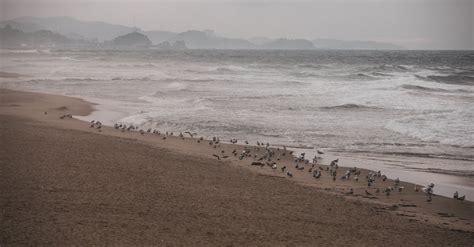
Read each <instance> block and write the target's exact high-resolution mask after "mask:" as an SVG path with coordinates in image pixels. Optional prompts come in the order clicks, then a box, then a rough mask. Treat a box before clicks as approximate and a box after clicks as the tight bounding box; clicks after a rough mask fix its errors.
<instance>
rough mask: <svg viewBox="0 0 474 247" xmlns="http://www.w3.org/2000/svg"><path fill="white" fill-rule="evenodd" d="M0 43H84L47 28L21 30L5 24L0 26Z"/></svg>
mask: <svg viewBox="0 0 474 247" xmlns="http://www.w3.org/2000/svg"><path fill="white" fill-rule="evenodd" d="M0 45H1V46H2V47H25V46H32V47H40V46H47V47H54V46H70V45H85V43H83V42H80V41H76V40H72V39H69V38H67V37H65V36H63V35H61V34H57V33H53V32H51V31H48V30H39V31H35V32H29V33H28V32H23V31H21V30H18V29H14V28H12V27H11V26H10V25H6V26H5V27H3V28H0Z"/></svg>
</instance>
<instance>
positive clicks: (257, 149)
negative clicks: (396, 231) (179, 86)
mask: <svg viewBox="0 0 474 247" xmlns="http://www.w3.org/2000/svg"><path fill="white" fill-rule="evenodd" d="M71 117H72V116H71V115H61V116H60V119H64V118H71ZM102 126H103V124H102V123H101V122H100V121H95V120H92V121H91V123H90V128H95V129H97V130H98V131H99V132H101V131H102ZM114 129H116V130H120V131H122V132H125V131H138V132H139V133H140V134H141V135H144V134H145V133H151V134H154V135H157V136H160V137H161V139H162V140H166V139H167V137H169V136H174V133H173V132H164V133H161V132H160V131H158V130H156V129H151V128H149V129H147V130H144V129H141V128H139V127H138V126H134V125H126V124H118V123H116V124H114ZM184 134H187V135H188V136H189V137H190V138H195V137H197V133H191V132H189V131H186V132H184ZM184 134H183V133H182V132H180V133H179V135H176V136H177V137H179V138H181V139H183V140H184V138H185V136H184ZM196 139H197V143H201V142H204V141H205V139H204V137H202V136H201V137H199V138H196ZM229 143H231V144H237V143H238V140H237V139H230V140H229ZM244 143H245V146H244V147H243V150H242V151H240V152H239V151H237V149H235V148H234V149H233V151H232V152H231V154H226V153H225V150H224V149H223V148H221V141H220V139H219V137H212V139H210V140H209V141H208V144H209V146H211V147H213V148H215V149H220V153H217V154H213V155H212V156H213V157H215V158H217V160H224V159H228V158H229V157H230V155H232V156H234V157H237V158H238V159H239V160H244V159H252V162H251V163H250V165H251V166H256V167H262V168H263V167H268V168H270V169H273V170H277V169H278V164H277V162H278V161H280V159H281V158H282V156H286V154H287V153H288V154H289V155H293V151H288V150H287V148H286V146H283V148H279V147H277V148H270V144H269V143H268V142H267V143H264V142H260V141H257V142H256V146H253V147H252V146H249V145H250V144H249V142H248V141H244ZM252 149H253V150H252ZM317 154H318V155H323V154H324V152H322V151H320V150H317ZM321 159H322V157H321V156H317V155H315V156H314V158H313V159H312V161H310V160H309V159H306V153H301V154H300V155H298V156H294V158H293V161H294V168H295V169H296V171H300V172H302V171H304V170H305V169H306V168H307V167H309V168H308V169H307V171H308V173H310V175H311V176H312V177H313V178H314V179H319V178H321V177H322V176H323V174H327V175H328V176H330V177H331V178H332V180H333V181H336V180H337V174H338V171H339V159H335V160H333V161H331V162H330V164H329V166H326V168H324V167H323V166H321V165H319V164H318V161H319V160H321ZM280 170H281V172H282V173H284V174H285V175H286V176H287V177H290V178H292V177H293V173H292V172H290V169H288V167H287V166H286V165H283V166H281V168H280ZM360 176H361V170H360V169H357V167H352V168H348V169H347V170H346V171H345V172H343V174H342V176H339V180H350V179H351V178H352V180H354V181H359V180H360V179H361V177H360ZM379 179H380V180H381V181H382V182H385V181H386V180H387V176H386V175H383V174H382V173H381V172H380V171H377V172H374V171H369V172H368V173H367V175H366V176H365V181H366V182H367V189H366V190H365V195H366V196H372V195H373V194H372V193H374V192H375V193H380V192H383V193H384V194H385V195H386V196H390V194H391V193H392V192H393V191H398V192H402V191H403V190H404V189H405V187H404V186H401V185H400V179H399V178H396V179H395V180H394V181H393V186H392V185H390V186H388V187H386V188H385V189H383V191H381V190H380V188H375V190H374V192H372V193H371V192H369V189H371V188H373V187H374V186H373V185H374V184H376V181H377V180H379ZM414 190H415V192H419V191H420V190H419V189H418V187H417V186H416V185H415V187H414ZM422 191H423V192H424V194H425V195H426V197H427V200H426V201H427V202H431V201H432V196H433V193H434V184H433V183H430V184H428V185H427V186H425V187H423V188H422ZM346 194H348V195H352V194H354V190H353V189H352V188H350V189H349V192H347V193H346ZM465 198H466V196H465V195H464V196H459V193H458V191H456V192H455V193H454V195H453V199H455V200H460V201H464V200H465Z"/></svg>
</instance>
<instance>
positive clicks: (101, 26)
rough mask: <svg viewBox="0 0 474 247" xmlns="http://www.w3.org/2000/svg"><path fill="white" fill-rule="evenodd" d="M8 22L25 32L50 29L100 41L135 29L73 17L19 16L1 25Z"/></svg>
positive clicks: (74, 36) (75, 36)
mask: <svg viewBox="0 0 474 247" xmlns="http://www.w3.org/2000/svg"><path fill="white" fill-rule="evenodd" d="M7 24H10V26H11V27H13V28H16V29H19V30H21V31H24V32H34V31H39V30H49V31H52V32H55V33H59V34H62V35H64V36H67V37H69V38H73V39H79V38H82V39H88V40H92V39H98V40H99V41H104V40H111V39H113V38H114V37H117V36H119V35H123V34H126V33H130V32H132V31H134V28H131V27H126V26H122V25H114V24H109V23H105V22H100V21H79V20H76V19H74V18H71V17H19V18H15V19H13V20H9V21H2V22H0V27H5V26H6V25H7Z"/></svg>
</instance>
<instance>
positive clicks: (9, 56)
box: [0, 49, 474, 199]
mask: <svg viewBox="0 0 474 247" xmlns="http://www.w3.org/2000/svg"><path fill="white" fill-rule="evenodd" d="M0 55H1V58H0V62H1V63H0V71H2V72H8V73H17V74H20V75H21V76H19V77H18V78H0V82H1V85H2V88H10V89H20V90H29V91H39V92H47V93H54V94H62V95H69V96H78V97H81V98H84V99H86V100H88V101H91V102H94V103H97V104H98V105H97V107H96V108H97V110H98V111H96V112H94V113H93V114H92V115H91V116H88V117H86V118H83V119H85V120H91V119H96V120H101V121H102V122H105V123H107V124H110V125H113V124H114V123H125V124H134V125H138V126H140V127H141V128H146V129H147V128H155V129H158V130H160V131H162V132H164V131H173V132H185V131H191V132H196V133H198V134H199V135H202V136H205V137H208V138H209V137H212V136H218V137H220V139H221V140H228V139H231V138H237V139H238V140H241V141H244V140H247V141H249V142H250V143H256V141H260V142H265V143H266V142H269V143H270V144H271V145H273V146H283V145H285V146H287V147H290V148H293V149H294V150H296V151H297V152H307V153H310V154H314V153H315V152H316V150H321V151H323V152H326V153H327V157H343V158H341V165H343V166H344V161H345V160H347V163H346V164H347V165H349V166H353V165H356V166H358V167H365V168H370V169H373V170H382V171H387V172H388V173H390V174H392V177H395V176H396V177H400V179H401V180H407V181H410V182H417V183H421V184H425V183H428V182H434V183H435V184H438V185H439V186H438V187H436V188H438V189H439V192H440V193H441V194H445V195H451V194H452V192H453V191H454V190H459V191H460V194H463V193H464V194H467V195H468V197H470V198H471V199H472V198H474V124H473V123H474V51H326V50H312V51H276V50H275V51H260V50H182V51H161V50H128V51H117V50H80V49H64V50H5V49H3V50H1V51H0ZM323 157H324V156H323ZM433 180H434V181H433ZM435 192H436V191H435Z"/></svg>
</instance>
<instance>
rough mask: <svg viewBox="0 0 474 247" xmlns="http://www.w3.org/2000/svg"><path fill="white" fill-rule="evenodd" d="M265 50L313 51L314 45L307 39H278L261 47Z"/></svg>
mask: <svg viewBox="0 0 474 247" xmlns="http://www.w3.org/2000/svg"><path fill="white" fill-rule="evenodd" d="M261 48H263V49H276V50H311V49H314V45H313V43H311V41H309V40H306V39H277V40H274V41H271V42H268V43H265V44H263V45H261Z"/></svg>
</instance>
